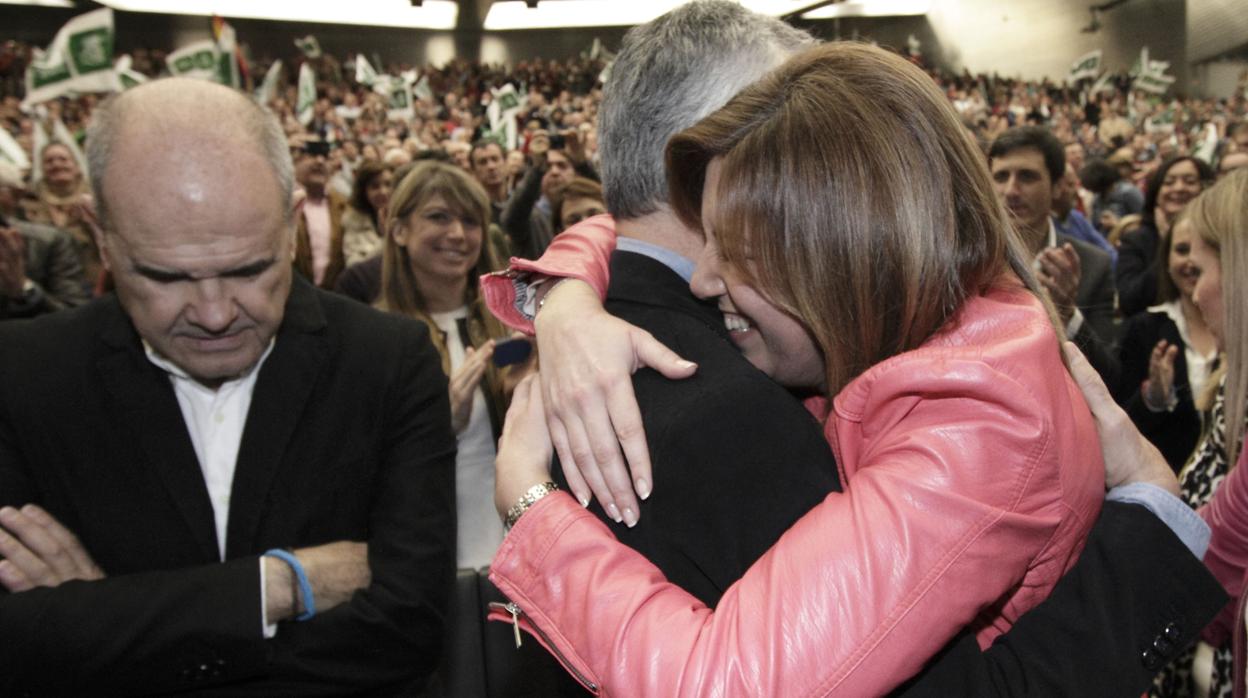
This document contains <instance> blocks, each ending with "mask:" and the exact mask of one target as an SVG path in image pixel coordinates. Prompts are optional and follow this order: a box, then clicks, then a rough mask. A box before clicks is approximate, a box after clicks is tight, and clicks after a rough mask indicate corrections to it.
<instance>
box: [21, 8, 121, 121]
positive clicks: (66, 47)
mask: <svg viewBox="0 0 1248 698" xmlns="http://www.w3.org/2000/svg"><path fill="white" fill-rule="evenodd" d="M118 89H120V87H119V85H118V83H117V76H116V75H115V74H114V73H113V11H112V10H110V9H108V8H104V9H100V10H95V11H94V12H88V13H86V14H85V15H78V16H77V17H74V18H73V19H71V20H69V21H68V22H66V23H65V26H63V27H61V30H60V31H58V32H57V33H56V37H55V38H53V39H52V43H51V45H49V46H48V49H47V50H46V51H36V52H35V57H34V59H33V60H32V61H31V63H30V66H29V67H28V68H26V99H24V100H22V107H23V108H27V107H29V106H31V105H33V104H39V103H42V102H46V101H48V100H52V99H56V98H57V97H60V96H61V95H63V94H66V93H69V92H116V91H117V90H118Z"/></svg>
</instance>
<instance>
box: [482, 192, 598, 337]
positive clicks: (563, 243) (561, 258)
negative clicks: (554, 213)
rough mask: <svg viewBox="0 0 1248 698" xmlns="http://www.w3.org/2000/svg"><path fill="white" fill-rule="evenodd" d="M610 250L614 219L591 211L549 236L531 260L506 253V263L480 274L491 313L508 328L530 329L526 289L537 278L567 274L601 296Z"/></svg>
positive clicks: (530, 312) (530, 307) (529, 305)
mask: <svg viewBox="0 0 1248 698" xmlns="http://www.w3.org/2000/svg"><path fill="white" fill-rule="evenodd" d="M614 251H615V219H613V218H611V216H609V215H605V214H604V215H601V216H594V217H593V218H587V219H585V220H583V221H581V222H580V223H577V224H576V225H574V226H572V227H571V228H568V229H567V230H565V231H563V232H562V233H559V234H558V235H556V236H555V239H554V240H552V241H551V243H550V247H547V248H546V252H544V253H543V254H542V258H541V259H539V260H537V261H535V262H534V261H529V260H527V259H520V258H519V257H512V258H511V266H510V267H509V268H508V269H506V270H504V271H500V272H495V273H493V274H486V275H485V276H482V277H481V293H482V294H483V295H484V296H485V304H486V306H487V307H489V309H490V312H491V313H493V314H494V317H496V318H498V319H499V320H501V321H502V322H503V324H504V325H507V326H508V327H510V328H511V329H513V330H519V331H521V332H524V333H526V334H533V314H534V311H535V310H536V309H535V308H533V307H532V305H533V300H532V297H531V295H530V293H529V291H530V290H531V287H532V286H533V282H534V281H536V280H537V279H538V278H548V277H570V278H574V279H580V280H581V281H584V282H585V283H587V284H589V285H590V286H592V287H593V288H594V291H596V292H597V293H598V297H599V298H605V297H606V295H607V281H608V280H609V279H608V277H609V273H608V271H607V270H608V267H609V266H610V263H611V253H612V252H614Z"/></svg>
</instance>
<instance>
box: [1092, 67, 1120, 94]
mask: <svg viewBox="0 0 1248 698" xmlns="http://www.w3.org/2000/svg"><path fill="white" fill-rule="evenodd" d="M1111 78H1113V74H1112V73H1110V72H1108V71H1107V72H1106V73H1105V74H1104V75H1102V76H1101V77H1099V78H1097V79H1096V82H1094V83H1092V87H1089V88H1088V96H1089V97H1091V96H1092V95H1094V94H1096V93H1098V92H1105V91H1111V92H1112V91H1113V89H1114V86H1113V85H1111V84H1109V81H1110V79H1111Z"/></svg>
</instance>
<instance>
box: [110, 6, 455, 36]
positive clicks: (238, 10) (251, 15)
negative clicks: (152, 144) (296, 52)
mask: <svg viewBox="0 0 1248 698" xmlns="http://www.w3.org/2000/svg"><path fill="white" fill-rule="evenodd" d="M99 1H100V4H102V5H107V6H108V7H111V8H113V9H114V10H123V11H127V12H161V13H165V14H176V15H200V16H205V17H207V16H210V15H213V14H217V15H221V16H222V17H225V18H226V19H229V18H231V17H238V18H243V19H271V20H278V21H283V22H321V23H327V24H363V25H369V26H378V27H405V28H411V29H454V28H455V21H456V20H457V19H458V17H459V6H458V4H457V3H456V2H454V0H425V2H424V3H422V6H421V7H412V5H411V2H410V1H409V0H350V2H321V1H319V0H317V1H315V2H312V1H306V2H291V1H290V0H176V2H175V1H173V0H99Z"/></svg>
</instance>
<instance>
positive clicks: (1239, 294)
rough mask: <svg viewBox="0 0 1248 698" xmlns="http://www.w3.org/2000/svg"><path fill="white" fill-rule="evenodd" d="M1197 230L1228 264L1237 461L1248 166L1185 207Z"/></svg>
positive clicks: (1247, 266) (1245, 376)
mask: <svg viewBox="0 0 1248 698" xmlns="http://www.w3.org/2000/svg"><path fill="white" fill-rule="evenodd" d="M1183 214H1184V216H1186V217H1187V219H1188V221H1190V222H1191V224H1192V232H1193V233H1194V234H1196V235H1199V236H1200V239H1201V241H1202V242H1204V243H1205V244H1206V245H1209V246H1210V247H1212V248H1213V249H1214V250H1216V251H1217V253H1218V261H1219V263H1221V265H1222V349H1223V351H1225V352H1226V388H1225V395H1224V400H1225V405H1226V407H1225V409H1226V454H1227V462H1228V463H1229V464H1230V465H1232V466H1234V465H1235V462H1236V459H1238V458H1239V452H1240V449H1241V448H1242V447H1243V441H1244V419H1245V402H1248V365H1246V362H1248V280H1246V277H1248V170H1236V171H1234V172H1232V173H1231V174H1229V175H1227V176H1226V177H1223V178H1222V180H1221V181H1219V182H1218V183H1217V184H1215V185H1213V186H1212V187H1210V188H1209V189H1206V190H1205V191H1204V192H1203V193H1202V194H1201V195H1200V196H1198V197H1196V198H1195V199H1193V200H1192V202H1191V203H1189V204H1188V205H1187V208H1186V209H1184V210H1183Z"/></svg>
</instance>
